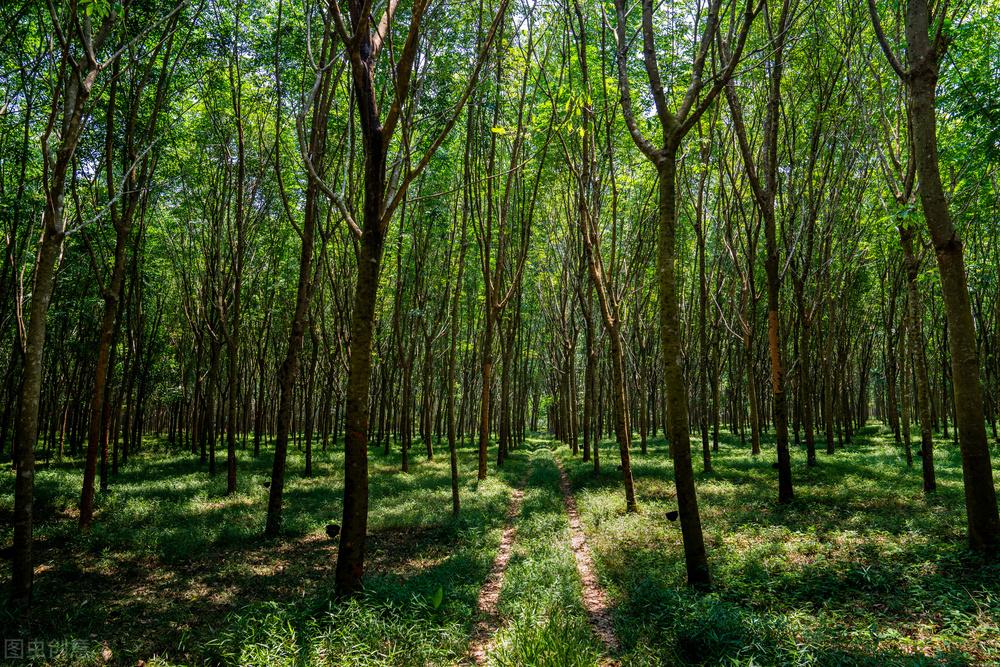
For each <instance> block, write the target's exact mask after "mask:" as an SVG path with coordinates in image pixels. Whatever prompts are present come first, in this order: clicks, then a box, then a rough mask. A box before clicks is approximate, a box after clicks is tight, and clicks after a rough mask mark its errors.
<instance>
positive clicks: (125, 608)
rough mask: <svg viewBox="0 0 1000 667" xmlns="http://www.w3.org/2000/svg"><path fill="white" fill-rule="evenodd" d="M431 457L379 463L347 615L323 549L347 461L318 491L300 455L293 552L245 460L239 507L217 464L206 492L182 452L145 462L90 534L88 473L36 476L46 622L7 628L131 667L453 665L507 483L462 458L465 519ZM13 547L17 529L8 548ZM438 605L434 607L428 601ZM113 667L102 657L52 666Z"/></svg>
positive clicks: (290, 493)
mask: <svg viewBox="0 0 1000 667" xmlns="http://www.w3.org/2000/svg"><path fill="white" fill-rule="evenodd" d="M440 449H442V450H444V448H443V447H441V448H440ZM421 454H422V453H421V452H418V453H417V454H416V455H415V456H413V457H412V459H411V465H412V471H413V472H412V473H411V474H408V475H404V474H401V473H399V472H398V453H393V454H391V455H389V456H383V455H382V454H381V451H380V449H376V448H375V447H373V448H372V450H371V459H372V461H371V462H372V478H371V513H370V521H369V550H368V551H369V553H368V570H367V577H366V591H365V593H364V595H363V596H362V597H360V598H358V599H355V600H351V601H348V602H344V601H338V600H336V599H335V598H334V595H333V593H334V590H333V588H334V587H333V572H334V565H335V559H336V546H335V543H334V542H331V541H330V540H329V539H328V538H327V537H326V535H325V532H324V528H325V526H326V524H327V523H329V522H331V521H333V522H338V523H339V521H340V516H341V503H342V486H341V480H342V473H341V470H342V468H343V463H342V460H343V454H342V452H341V451H340V450H335V451H334V450H331V451H328V452H322V451H317V452H314V456H315V460H314V463H315V469H316V474H315V476H314V477H313V478H311V479H306V478H304V477H303V474H302V470H303V458H302V454H301V452H299V451H297V450H295V449H294V448H293V450H292V451H291V452H290V456H289V463H288V472H287V482H286V493H285V507H286V509H285V515H284V534H283V536H282V538H281V539H280V540H266V539H264V538H263V537H262V531H263V526H264V518H265V509H266V506H267V495H268V490H267V489H266V488H264V482H265V481H267V480H269V479H270V469H271V458H270V454H269V453H268V454H262V456H261V457H259V458H258V459H253V458H252V457H251V456H248V455H247V453H246V452H241V456H240V467H239V484H238V489H237V493H236V494H234V495H233V496H228V497H227V496H225V493H224V492H225V484H226V481H225V470H224V467H223V466H221V465H220V469H219V474H218V475H216V476H215V477H210V476H209V475H208V474H207V466H206V467H202V466H200V465H199V464H198V462H197V460H196V459H194V460H192V457H191V456H190V455H189V454H187V453H175V454H172V455H164V454H163V453H162V452H157V453H153V452H148V453H143V454H140V455H139V456H137V457H135V458H133V459H132V461H130V462H129V464H128V465H127V466H125V467H124V468H123V469H122V471H121V473H120V475H119V476H118V477H116V478H115V479H114V480H113V482H112V485H111V491H110V492H109V493H108V494H106V495H100V494H99V495H98V503H97V520H96V522H95V525H94V527H93V528H92V529H91V530H90V531H89V532H88V533H85V534H81V533H79V531H78V530H77V528H76V511H75V508H76V504H77V502H78V494H79V485H80V480H81V470H80V467H79V465H78V464H75V463H69V462H66V463H62V464H58V465H56V464H53V465H52V466H50V467H40V469H39V472H38V482H37V485H36V489H37V496H38V505H39V507H40V509H41V511H40V512H39V520H38V523H37V525H36V539H37V545H38V548H37V555H36V560H37V561H38V562H39V565H40V567H39V575H38V576H37V577H36V586H35V595H34V599H35V607H34V618H35V619H36V620H35V622H34V623H33V625H32V626H31V627H25V626H23V625H19V624H18V623H17V622H16V619H15V618H14V617H13V616H10V615H6V614H5V615H4V616H3V617H2V618H0V621H2V623H3V626H4V628H9V629H10V630H5V632H7V635H8V636H15V635H21V636H23V637H25V638H26V639H27V638H31V639H43V640H45V641H56V640H62V641H66V640H69V641H71V640H73V639H77V640H80V639H83V640H87V641H92V640H98V641H100V642H106V643H107V645H108V647H109V650H111V651H112V654H113V660H114V661H116V662H119V663H121V664H135V663H136V660H138V659H142V660H146V661H147V662H149V661H150V660H152V663H151V664H161V665H167V664H192V663H198V664H201V663H203V662H209V663H219V664H232V665H272V664H307V665H308V664H317V665H424V664H454V662H456V661H457V660H458V659H460V658H461V656H462V655H464V653H465V650H466V647H467V645H468V641H469V636H470V633H471V627H472V624H473V622H474V614H475V604H476V599H477V595H478V591H479V586H480V585H481V583H482V581H483V580H484V579H485V576H486V573H487V571H488V569H489V567H490V564H491V562H492V559H493V555H494V552H495V550H496V547H497V544H498V542H499V539H500V532H501V529H502V525H503V520H504V517H505V515H506V508H507V504H508V501H509V498H510V494H511V484H510V479H511V474H507V473H503V474H500V475H491V477H490V479H488V480H486V481H485V482H477V480H476V479H475V450H474V449H473V448H471V447H469V448H465V449H462V450H461V452H460V454H461V456H460V465H461V474H462V483H461V493H462V514H461V516H459V517H458V518H454V517H452V515H451V496H450V473H449V467H448V461H447V452H446V451H445V452H444V455H442V454H441V452H440V451H439V452H438V455H437V458H436V459H435V460H434V461H432V462H429V461H426V460H425V459H424V457H423V456H422V455H421ZM512 474H513V473H512ZM12 483H13V480H12V477H8V478H5V479H4V480H3V481H2V485H3V487H2V491H3V495H2V496H0V513H4V514H8V515H9V513H10V512H11V502H12V499H11V493H10V492H11V489H12ZM10 539H11V532H10V527H9V522H5V524H4V526H3V528H2V529H0V540H2V541H4V542H7V543H9V541H10ZM8 576H9V571H7V570H6V569H5V570H4V571H3V577H4V579H3V580H2V581H0V586H3V589H4V594H6V590H7V584H8V580H7V579H6V577H8ZM438 588H441V589H442V591H443V599H442V602H441V604H440V605H439V606H437V607H436V608H435V607H433V605H431V604H430V603H429V602H428V600H430V599H431V598H432V596H433V594H434V592H435V591H436V590H437V589H438ZM103 659H104V657H103V656H102V655H101V652H100V650H97V651H96V652H95V651H94V650H90V651H88V652H82V651H77V652H75V653H72V654H67V655H63V656H61V657H57V658H55V659H52V660H49V661H50V662H53V664H96V663H99V662H101V661H102V660H103Z"/></svg>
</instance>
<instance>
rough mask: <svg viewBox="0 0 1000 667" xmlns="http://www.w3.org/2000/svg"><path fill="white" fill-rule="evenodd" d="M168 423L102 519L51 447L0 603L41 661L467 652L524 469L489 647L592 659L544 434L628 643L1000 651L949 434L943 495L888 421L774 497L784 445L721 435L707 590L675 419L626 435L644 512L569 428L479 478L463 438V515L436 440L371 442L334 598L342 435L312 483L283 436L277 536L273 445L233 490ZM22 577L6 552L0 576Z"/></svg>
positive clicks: (665, 660) (858, 659) (697, 648)
mask: <svg viewBox="0 0 1000 667" xmlns="http://www.w3.org/2000/svg"><path fill="white" fill-rule="evenodd" d="M154 444H155V443H153V442H152V441H150V442H148V443H147V447H146V449H145V451H144V452H143V453H142V454H141V455H139V456H137V457H135V458H134V459H133V460H131V461H130V462H129V464H128V465H127V466H125V467H124V468H123V470H122V472H121V474H120V475H119V476H118V477H117V478H116V479H115V480H114V483H113V485H112V490H111V492H110V493H109V494H107V495H105V496H100V495H99V500H98V516H97V521H96V524H95V526H94V528H93V529H92V530H91V531H90V532H89V533H86V534H80V533H79V532H78V530H77V528H76V509H75V508H76V504H77V502H78V494H79V484H80V479H81V470H80V466H79V463H78V462H65V463H58V464H57V463H53V464H52V465H51V466H47V467H42V468H40V469H39V471H38V473H37V483H36V489H37V498H38V500H37V503H36V513H37V517H38V520H37V529H36V538H37V550H36V561H37V563H38V566H39V567H38V574H37V575H36V589H35V608H34V612H33V617H32V620H31V623H30V624H23V623H21V622H19V619H17V618H16V617H14V616H13V615H11V613H10V612H9V611H4V612H2V614H0V630H2V635H3V636H4V637H5V638H11V637H22V638H25V639H29V640H34V641H43V642H45V651H46V653H45V655H46V658H45V659H44V660H35V662H36V664H52V665H92V664H103V663H107V662H110V663H114V664H121V665H126V664H128V665H135V664H136V663H137V661H139V660H143V661H145V663H146V664H147V665H164V666H165V665H201V664H212V665H261V666H263V665H296V666H298V665H344V666H347V665H414V666H416V665H453V664H456V663H458V662H461V661H462V660H463V659H464V656H465V653H466V650H467V647H468V642H469V639H470V636H471V634H472V630H473V626H474V623H475V621H476V620H477V616H476V601H477V596H478V592H479V588H480V586H481V585H482V583H483V581H484V580H485V578H486V575H487V573H488V572H489V569H490V566H491V564H492V561H493V558H494V556H495V553H496V549H497V545H498V543H499V540H500V535H501V532H502V529H503V525H504V521H505V517H506V511H507V506H508V503H509V500H510V496H511V493H512V490H513V487H514V485H516V484H519V483H523V485H524V502H523V505H522V508H521V513H520V515H519V518H518V521H517V527H518V530H517V535H516V538H515V542H514V549H513V555H512V558H511V561H510V563H509V565H508V569H507V573H506V576H505V578H504V584H503V587H502V589H501V594H500V600H499V614H500V617H501V621H502V624H501V627H500V630H499V631H498V632H497V634H496V635H495V637H494V641H493V643H492V645H491V649H490V653H489V661H490V664H491V665H496V666H498V667H507V666H514V665H537V666H540V667H541V666H546V667H548V666H551V667H557V666H573V667H576V666H584V665H587V666H590V665H596V664H598V663H599V661H600V660H601V657H602V656H601V649H602V647H601V646H600V645H599V644H598V643H597V641H596V640H595V638H594V637H593V635H592V634H591V632H590V628H589V626H588V624H587V617H586V614H585V613H584V610H583V608H582V605H581V602H580V582H579V579H578V577H577V574H576V568H575V563H574V559H573V554H572V552H571V550H570V546H569V530H568V525H567V519H566V515H565V510H564V507H563V502H562V498H561V495H560V492H559V485H558V472H557V469H556V466H555V464H554V460H553V457H554V456H558V457H560V458H561V459H562V460H563V461H564V463H565V465H566V468H567V470H568V472H569V474H570V477H571V481H572V484H573V487H574V490H575V494H576V497H577V502H578V505H579V509H580V512H581V517H582V519H583V522H584V527H585V530H586V531H587V534H588V540H589V542H590V546H591V550H592V553H593V556H594V559H595V563H596V566H597V569H598V574H599V576H600V579H601V582H602V584H603V585H604V587H605V588H606V590H607V592H608V597H609V602H610V603H611V605H612V608H613V613H614V618H615V623H616V629H617V633H618V636H619V639H620V640H621V644H622V649H621V653H620V655H616V656H613V657H614V658H616V659H618V660H619V661H620V662H621V664H622V665H636V666H642V665H677V664H746V665H751V664H753V665H797V664H801V665H872V664H877V665H880V666H884V665H897V664H898V665H921V664H927V665H932V664H933V665H941V664H956V665H958V664H991V663H1000V566H998V565H997V564H996V563H992V562H987V561H984V560H982V559H981V558H980V557H978V556H976V555H975V554H972V553H970V552H969V551H968V550H967V548H966V546H965V542H964V527H965V518H964V505H963V499H962V498H963V496H962V482H961V464H960V460H959V456H958V452H957V450H956V448H955V447H954V445H952V444H951V443H948V442H941V443H939V444H938V447H937V451H936V463H937V473H938V484H939V491H938V493H936V494H935V495H934V496H931V497H924V495H923V493H922V492H921V486H920V471H919V466H917V467H914V468H912V469H907V468H906V465H905V460H904V459H903V454H902V451H901V450H900V449H899V448H898V447H897V446H895V445H893V444H892V442H891V439H890V438H887V436H886V434H885V433H884V432H882V431H879V430H878V429H875V428H869V429H865V430H864V431H862V433H860V434H858V435H857V436H856V437H855V439H854V443H852V444H850V445H848V446H846V447H845V448H843V449H841V450H838V451H837V453H836V454H835V455H834V456H826V455H825V454H823V453H820V454H819V465H818V466H817V467H815V468H812V469H809V468H806V466H805V454H804V451H800V450H796V451H795V452H794V453H793V464H794V468H793V473H794V480H795V484H796V487H795V492H796V498H795V501H794V502H793V503H791V504H789V505H786V506H778V505H777V503H776V502H775V500H776V496H777V488H776V479H775V477H776V475H775V471H774V470H773V469H772V467H771V464H772V462H773V460H774V454H773V452H772V451H771V446H772V443H770V442H765V448H764V453H763V454H762V455H761V456H759V457H752V456H750V455H749V452H748V448H746V447H741V446H740V445H739V444H738V442H736V441H735V440H734V439H732V438H729V437H726V438H724V439H723V442H722V447H721V451H719V452H717V453H715V455H714V464H715V470H716V471H715V472H714V473H711V474H704V473H700V474H698V491H699V500H700V502H701V510H702V518H703V522H704V527H705V535H706V541H707V543H708V547H709V558H710V564H711V567H712V573H713V576H714V588H713V590H712V592H710V593H708V594H700V593H696V592H693V591H690V590H688V589H687V588H686V587H685V586H684V563H683V556H682V552H681V549H680V546H681V545H680V530H679V526H678V524H677V523H674V522H670V521H668V520H667V519H666V517H665V513H666V512H667V511H669V510H672V509H675V508H676V504H675V500H674V489H673V479H672V466H671V464H670V461H669V458H668V456H667V450H666V447H665V445H664V443H663V442H662V440H660V441H653V442H652V443H651V447H650V451H649V454H647V455H645V456H643V455H641V454H640V453H639V452H638V447H637V448H636V450H635V452H634V454H633V463H634V473H635V478H636V489H637V493H638V499H639V503H640V508H641V513H639V514H626V513H625V512H624V505H625V503H624V493H623V490H622V486H621V479H620V477H621V474H620V473H619V472H617V471H615V469H614V467H615V466H614V463H615V458H616V457H615V456H614V455H613V452H614V445H613V444H611V443H605V445H604V446H605V451H604V457H603V458H604V461H605V466H604V471H603V473H602V474H601V475H600V476H598V477H595V476H594V475H593V473H592V470H591V467H590V464H589V463H586V464H585V463H583V462H582V461H581V460H580V459H579V458H575V459H574V458H573V457H572V456H571V455H570V453H569V451H568V448H566V447H564V446H560V447H556V446H555V444H554V443H552V442H551V441H549V440H546V439H535V440H532V441H530V442H529V443H528V445H527V446H526V447H524V448H522V449H518V450H516V451H515V452H514V454H513V456H512V457H511V458H510V459H508V463H507V464H506V466H505V467H504V469H503V470H502V471H501V472H500V473H499V474H496V473H494V472H493V471H492V469H491V474H490V478H489V479H488V480H486V481H485V482H482V483H480V482H477V481H476V480H475V467H476V463H475V461H476V452H475V450H474V448H473V447H471V446H470V447H468V448H463V449H461V450H460V467H461V473H462V485H461V492H462V514H461V516H460V517H458V518H453V517H452V516H451V503H450V484H449V473H448V464H447V455H446V451H445V449H444V447H441V446H439V447H438V454H437V458H436V459H435V460H434V461H432V462H428V461H426V460H424V458H423V457H422V456H419V455H418V456H414V457H413V460H412V463H413V472H412V473H411V474H408V475H404V474H401V473H399V472H398V463H399V462H398V453H395V454H393V455H390V456H388V457H386V456H383V455H382V454H381V450H380V449H378V448H375V447H373V448H372V450H371V471H372V475H371V501H372V506H371V517H370V524H369V554H368V561H367V562H368V569H367V576H366V588H365V592H364V594H363V595H361V596H360V597H358V598H355V599H352V600H349V601H339V600H336V599H335V598H334V597H333V570H334V562H335V557H336V543H335V542H332V541H330V540H329V539H328V538H327V537H326V535H325V533H324V527H325V525H326V523H328V522H330V521H331V520H332V521H339V517H340V513H341V494H342V487H341V475H342V472H341V471H342V466H343V460H342V453H341V452H340V451H339V450H337V451H329V452H317V453H316V475H315V476H314V477H313V478H311V479H305V478H303V477H302V474H301V472H302V469H303V459H302V456H301V453H300V452H298V451H295V450H294V449H293V451H292V452H291V454H290V459H289V467H288V471H289V472H288V483H287V486H286V513H285V534H284V535H283V536H282V538H281V539H280V540H266V539H264V538H263V537H262V536H261V533H262V530H263V523H264V513H265V507H266V502H267V490H266V489H264V488H263V483H264V482H265V481H266V480H267V479H268V478H269V474H270V467H271V460H270V455H269V454H265V455H262V456H261V457H259V458H258V459H256V460H255V459H253V458H252V457H250V456H249V455H248V454H247V453H243V452H241V458H240V463H239V465H240V468H239V470H240V481H239V489H238V493H237V494H236V495H234V496H231V497H226V496H225V495H224V491H225V477H224V474H223V473H222V472H220V474H219V475H218V476H216V477H215V478H212V477H209V475H208V474H207V472H206V470H204V469H203V468H202V467H201V466H199V465H198V463H197V461H192V460H190V456H189V455H188V454H181V453H177V452H168V451H163V450H162V449H161V450H156V449H155V448H154ZM822 449H823V447H820V450H821V451H822ZM413 451H414V452H418V449H416V448H415V449H414V450H413ZM696 468H699V469H700V465H699V464H698V463H696ZM998 478H1000V476H998ZM12 486H13V474H12V473H10V472H9V471H7V472H4V473H3V476H2V478H0V493H2V495H0V516H3V517H4V518H5V519H7V520H5V521H2V522H0V544H9V542H10V539H11V530H12V529H11V526H10V520H9V518H10V515H11V511H12V506H11V505H12V494H11V491H12ZM8 577H9V571H8V570H7V569H6V568H4V570H3V571H2V573H0V586H2V587H3V591H2V593H0V595H2V596H6V594H7V588H8V585H9V579H8ZM439 589H440V590H441V592H442V596H441V598H440V603H439V604H437V600H436V597H437V596H436V593H437V591H438V590H439ZM4 609H5V610H6V605H4ZM50 642H51V643H50ZM12 664H24V662H23V661H22V662H21V663H13V662H12Z"/></svg>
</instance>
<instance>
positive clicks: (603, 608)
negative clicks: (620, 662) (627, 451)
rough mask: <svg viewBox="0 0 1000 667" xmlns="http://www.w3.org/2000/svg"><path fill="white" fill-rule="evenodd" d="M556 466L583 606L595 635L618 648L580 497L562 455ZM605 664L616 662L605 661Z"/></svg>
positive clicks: (612, 649)
mask: <svg viewBox="0 0 1000 667" xmlns="http://www.w3.org/2000/svg"><path fill="white" fill-rule="evenodd" d="M553 460H554V461H555V462H556V466H557V467H558V468H559V488H560V489H562V495H563V501H564V502H565V503H566V513H567V514H568V515H569V528H570V532H571V535H572V547H573V555H574V556H576V570H577V572H579V573H580V581H581V582H582V583H583V606H584V608H586V610H587V616H588V617H589V618H590V627H591V628H593V630H594V634H595V635H597V637H598V638H599V639H600V640H601V641H602V642H603V643H604V645H605V647H607V649H608V651H609V652H612V653H613V652H615V651H617V650H618V647H619V643H618V637H617V636H615V629H614V623H613V622H612V621H611V610H610V609H609V608H608V599H607V596H606V595H605V594H604V589H602V588H601V585H600V584H599V583H598V582H597V575H596V574H595V573H594V561H593V559H592V558H591V557H590V548H589V547H588V546H587V538H586V535H584V532H583V526H582V525H581V524H580V513H579V512H578V511H577V509H576V500H575V499H574V498H573V492H572V490H571V489H570V485H569V477H568V476H567V475H566V470H565V469H564V468H563V465H562V462H561V461H559V458H558V457H553ZM603 664H605V665H612V664H616V663H614V662H605V663H603Z"/></svg>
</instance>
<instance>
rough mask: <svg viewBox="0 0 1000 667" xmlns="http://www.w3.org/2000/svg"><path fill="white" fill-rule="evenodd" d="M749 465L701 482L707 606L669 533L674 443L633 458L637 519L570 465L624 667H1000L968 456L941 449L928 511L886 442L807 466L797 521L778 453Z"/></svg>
mask: <svg viewBox="0 0 1000 667" xmlns="http://www.w3.org/2000/svg"><path fill="white" fill-rule="evenodd" d="M692 444H693V446H694V445H696V446H698V447H700V441H699V442H697V443H695V442H692ZM766 444H773V441H772V442H768V443H766ZM608 447H609V449H610V443H609V444H608ZM748 449H749V448H748V447H747V448H743V447H740V446H739V444H738V443H737V442H736V441H735V440H734V439H732V438H724V440H723V443H722V447H721V450H720V451H719V452H717V453H715V455H714V460H713V463H714V467H715V472H714V473H708V474H706V473H700V474H699V475H698V492H699V501H700V506H701V513H702V520H703V524H704V528H705V533H706V541H707V544H708V548H709V560H710V565H711V568H712V573H713V576H714V582H713V583H714V588H713V591H712V592H711V593H710V594H707V595H702V594H697V593H694V592H692V591H689V590H687V589H686V587H685V586H684V562H683V554H682V551H681V536H680V528H679V525H678V524H677V523H673V522H670V521H668V520H667V519H666V518H665V513H666V512H667V511H669V510H672V509H676V501H675V500H674V489H673V478H672V466H671V464H670V462H669V457H668V453H667V448H666V446H665V445H664V443H663V442H662V441H657V442H655V443H653V446H652V447H651V448H650V453H649V454H648V455H647V456H645V457H643V456H642V455H640V454H638V453H636V454H634V455H633V456H634V458H633V462H634V474H635V480H636V488H637V494H638V499H639V504H640V509H641V513H640V514H637V515H636V514H633V515H628V514H625V512H624V505H625V503H624V498H623V493H622V490H621V484H620V477H621V474H620V473H617V472H616V471H615V470H614V467H613V466H610V465H608V466H605V468H604V471H603V472H602V475H601V476H599V477H595V476H594V475H593V472H592V469H591V468H590V466H589V464H584V463H582V462H581V461H579V460H578V459H576V460H574V459H573V458H572V457H571V456H569V454H568V452H567V451H566V450H565V449H562V450H560V452H559V453H560V456H562V457H563V459H564V460H565V461H566V463H567V466H568V468H569V470H570V475H571V479H572V483H573V486H574V489H575V493H576V494H577V499H578V503H579V505H580V511H581V516H582V519H583V522H584V525H585V529H586V531H587V533H588V540H589V541H590V543H591V547H592V549H593V550H594V555H595V560H596V563H597V567H598V570H599V573H600V576H601V579H602V582H603V583H604V585H605V586H606V587H607V588H608V590H609V592H610V595H611V598H612V603H613V604H614V605H615V607H616V626H617V629H618V632H619V635H620V638H621V639H622V643H623V645H624V650H625V653H624V655H623V656H622V663H623V664H634V665H660V664H781V665H874V664H877V665H897V664H898V665H920V664H927V665H931V664H934V665H941V664H987V663H993V664H995V663H998V662H1000V566H998V565H997V564H996V563H994V562H987V561H984V560H983V559H982V558H981V557H979V556H978V555H976V554H973V553H971V552H969V551H968V549H967V548H966V546H965V542H964V528H965V514H964V504H963V495H962V480H961V461H960V458H959V455H958V451H957V448H956V447H955V446H954V445H952V444H951V443H950V442H940V443H938V444H937V447H936V454H935V455H936V468H937V475H938V486H939V490H938V492H937V493H936V494H934V495H933V496H931V497H926V498H925V497H924V495H923V493H922V491H921V482H920V469H919V459H918V463H917V465H916V466H915V467H914V468H910V469H908V468H907V467H906V464H905V459H904V458H903V453H902V451H901V449H900V448H899V447H897V446H895V445H894V444H893V443H892V441H891V437H887V434H886V433H885V432H883V431H880V430H878V429H876V428H866V429H864V430H863V431H862V432H861V433H860V434H858V435H857V436H856V437H855V439H854V442H853V444H850V445H847V446H846V447H845V448H843V449H841V450H838V451H837V453H836V454H835V455H833V456H826V455H825V454H822V453H820V454H819V465H818V466H816V467H815V468H811V469H810V468H806V466H805V452H804V449H803V450H801V451H795V452H793V466H794V467H793V475H794V481H795V484H796V487H795V493H796V498H795V500H794V501H793V502H792V503H791V504H789V505H785V506H779V505H777V503H776V502H775V501H776V497H777V480H776V474H775V471H774V469H773V468H772V463H773V462H774V460H775V456H774V453H773V451H772V450H771V448H769V447H765V448H764V453H763V454H762V455H761V456H759V457H752V456H750V454H749V451H748ZM606 456H607V455H606ZM605 460H608V461H610V459H607V458H606V459H605ZM695 465H696V469H697V470H700V462H697V463H696V464H695Z"/></svg>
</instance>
